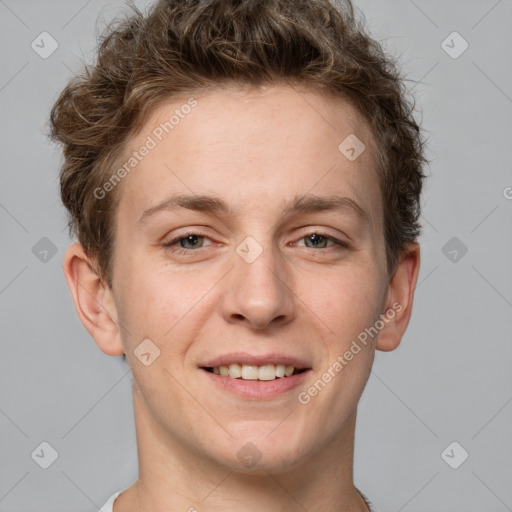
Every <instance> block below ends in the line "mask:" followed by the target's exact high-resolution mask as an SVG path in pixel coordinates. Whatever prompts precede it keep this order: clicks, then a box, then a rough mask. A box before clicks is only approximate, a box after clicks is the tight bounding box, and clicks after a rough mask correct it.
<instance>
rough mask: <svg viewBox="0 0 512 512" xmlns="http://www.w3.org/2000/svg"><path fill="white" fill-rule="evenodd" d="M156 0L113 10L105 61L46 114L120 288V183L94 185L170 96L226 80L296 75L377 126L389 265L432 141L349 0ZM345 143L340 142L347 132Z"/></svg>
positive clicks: (89, 241)
mask: <svg viewBox="0 0 512 512" xmlns="http://www.w3.org/2000/svg"><path fill="white" fill-rule="evenodd" d="M337 4H338V5H337V6H334V5H333V4H332V3H331V2H330V1H329V0H208V1H205V0H159V1H157V2H155V4H154V5H152V6H151V8H150V9H149V11H148V12H147V13H146V14H145V15H144V14H143V13H142V12H140V11H139V10H138V9H137V8H136V7H135V6H134V5H133V4H131V3H130V7H131V9H132V10H133V13H131V15H130V16H128V17H126V18H125V19H115V20H114V22H112V23H111V24H110V25H109V26H108V27H107V30H105V32H104V33H103V35H102V36H101V39H100V43H99V49H98V54H97V62H95V64H94V65H93V66H85V69H84V72H83V73H82V74H81V75H80V76H77V77H75V78H73V79H72V80H71V81H70V82H69V83H68V85H67V86H66V87H65V89H64V90H63V92H62V93H61V95H60V97H59V98H58V100H57V102H56V103H55V105H54V106H53V108H52V111H51V115H50V125H51V128H50V130H51V131H50V137H51V138H52V139H53V140H54V141H56V142H59V143H61V144H62V146H63V153H64V163H63V165H62V169H61V173H60V186H61V189H60V190H61V198H62V201H63V203H64V205H65V206H66V208H67V209H68V211H69V214H70V219H69V224H68V226H69V229H70V234H76V235H78V239H79V241H80V243H81V244H82V246H83V248H84V251H85V252H86V254H88V255H90V256H93V259H94V260H95V261H96V262H97V264H98V268H97V271H98V272H99V274H100V276H101V277H102V279H104V280H105V281H106V282H107V284H108V285H109V286H110V287H112V270H113V269H112V266H111V260H112V254H113V247H114V243H115V230H114V228H115V226H114V213H115V211H116V207H117V204H118V200H119V188H120V187H117V188H116V190H113V191H112V192H111V193H109V194H108V196H107V197H105V198H103V199H98V198H96V197H95V194H94V193H93V191H94V190H95V189H96V188H97V187H101V186H102V184H104V183H105V182H106V181H107V180H108V179H109V177H110V176H111V175H112V168H113V165H115V163H116V159H117V158H118V157H119V156H120V155H121V153H122V150H123V145H124V143H125V142H127V141H128V140H129V138H130V137H131V136H132V135H134V134H136V133H138V132H139V131H140V129H141V128H142V126H143V125H144V122H145V120H146V119H147V117H148V115H149V114H151V113H152V112H153V111H154V110H155V108H156V107H158V106H159V105H160V104H162V103H163V102H164V101H168V100H169V99H172V98H173V97H174V96H177V95H183V94H191V93H195V92H201V91H204V90H207V89H214V88H215V86H220V85H225V84H227V85H239V86H250V87H258V86H260V85H265V84H269V85H271V84H276V85H277V84H287V83H288V84H291V83H295V84H300V85H305V86H307V87H308V88H310V89H311V90H314V91H317V92H321V93H326V94H334V95H336V96H338V97H340V98H345V99H348V100H349V101H350V102H351V104H352V105H353V106H354V107H355V108H356V110H357V111H358V113H359V114H360V115H361V116H362V117H363V119H364V120H365V121H366V122H367V124H368V126H369V127H370V128H371V130H372V133H373V135H374V138H375V140H376V144H377V146H378V156H379V158H378V159H377V160H378V162H377V167H378V169H377V172H378V179H379V184H380V190H381V193H382V198H383V204H384V211H383V216H384V225H385V233H384V235H385V240H386V256H387V268H388V271H389V273H390V275H391V273H392V272H393V271H394V269H395V267H396V263H397V262H398V259H399V255H400V252H401V251H402V249H403V248H404V244H405V243H407V242H414V241H416V239H417V237H418V236H419V235H420V232H421V226H420V225H419V222H418V220H419V216H420V194H421V189H422V180H423V178H425V175H424V174H423V170H422V167H423V164H424V163H426V162H428V161H427V160H426V158H425V157H424V155H423V146H424V141H423V138H422V135H421V131H420V128H419V126H418V124H417V123H416V121H415V120H414V117H413V111H414V104H413V103H412V102H411V101H410V100H409V99H408V98H407V90H406V88H405V85H404V79H403V78H402V76H401V73H400V71H399V70H398V67H397V64H396V62H395V61H394V60H393V58H391V57H390V56H388V55H386V53H385V52H384V50H383V48H382V46H381V45H380V44H379V43H378V42H377V41H375V40H374V39H372V38H371V37H370V36H369V35H368V34H367V33H366V29H365V27H364V23H363V22H362V21H360V20H358V19H357V18H356V16H355V14H354V8H353V6H352V4H351V2H350V0H347V1H344V2H343V3H341V2H340V1H337ZM340 142H341V141H340Z"/></svg>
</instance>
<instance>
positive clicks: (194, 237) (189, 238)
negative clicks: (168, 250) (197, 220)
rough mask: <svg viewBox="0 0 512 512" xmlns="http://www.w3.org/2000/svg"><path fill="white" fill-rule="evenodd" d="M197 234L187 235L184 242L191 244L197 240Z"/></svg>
mask: <svg viewBox="0 0 512 512" xmlns="http://www.w3.org/2000/svg"><path fill="white" fill-rule="evenodd" d="M197 238H198V235H189V236H187V237H186V238H185V239H184V242H185V244H188V243H190V244H191V245H192V246H193V245H194V242H197Z"/></svg>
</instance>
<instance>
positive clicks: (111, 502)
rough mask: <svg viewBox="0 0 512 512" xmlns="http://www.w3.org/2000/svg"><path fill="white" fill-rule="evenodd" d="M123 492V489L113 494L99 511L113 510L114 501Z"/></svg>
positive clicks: (109, 511)
mask: <svg viewBox="0 0 512 512" xmlns="http://www.w3.org/2000/svg"><path fill="white" fill-rule="evenodd" d="M122 492H123V491H118V492H116V493H115V494H113V495H112V496H110V498H109V499H108V500H107V502H106V503H105V505H103V507H101V509H100V511H99V512H112V511H113V508H114V501H115V499H116V498H117V497H118V496H119V495H120V494H121V493H122Z"/></svg>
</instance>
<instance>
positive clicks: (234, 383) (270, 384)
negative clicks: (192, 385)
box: [201, 368, 310, 400]
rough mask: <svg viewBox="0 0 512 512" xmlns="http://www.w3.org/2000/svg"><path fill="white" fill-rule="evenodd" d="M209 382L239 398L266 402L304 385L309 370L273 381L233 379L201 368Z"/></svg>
mask: <svg viewBox="0 0 512 512" xmlns="http://www.w3.org/2000/svg"><path fill="white" fill-rule="evenodd" d="M201 371H202V372H203V373H204V374H205V375H206V376H207V377H209V378H210V379H211V381H212V382H213V383H214V384H215V385H216V386H219V387H221V388H222V389H224V390H226V391H228V392H229V393H232V394H234V395H236V396H239V397H241V398H252V399H257V400H268V399H271V398H277V397H279V396H281V395H284V394H285V393H287V392H289V391H291V390H292V389H294V388H297V387H298V386H300V385H301V384H303V383H304V380H305V379H306V378H307V375H308V373H309V371H310V370H305V371H303V372H301V373H297V374H296V375H291V376H290V377H278V378H276V379H274V380H245V379H233V378H231V377H226V376H225V375H218V374H216V373H211V372H208V371H206V370H203V369H202V368H201Z"/></svg>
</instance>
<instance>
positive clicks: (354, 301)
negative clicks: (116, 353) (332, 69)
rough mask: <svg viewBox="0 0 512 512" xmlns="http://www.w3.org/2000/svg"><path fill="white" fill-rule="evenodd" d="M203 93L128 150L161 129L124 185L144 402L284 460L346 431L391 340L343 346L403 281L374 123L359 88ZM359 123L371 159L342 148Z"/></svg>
mask: <svg viewBox="0 0 512 512" xmlns="http://www.w3.org/2000/svg"><path fill="white" fill-rule="evenodd" d="M194 98H195V100H196V101H197V104H195V103H194V106H193V107H191V108H184V107H183V105H186V104H187V100H188V97H187V98H184V99H183V100H182V101H180V100H173V101H172V102H169V103H168V104H166V105H165V106H164V107H161V108H159V109H158V110H157V111H156V112H155V113H154V114H153V115H152V117H151V118H150V119H149V120H148V121H147V124H146V126H145V127H144V128H143V130H142V131H141V132H140V133H139V134H138V135H137V136H136V137H135V138H133V140H131V142H130V146H129V149H128V152H127V154H130V155H131V154H132V152H133V151H135V150H138V149H139V148H141V147H142V146H144V145H145V144H147V143H148V141H149V139H148V136H150V137H151V139H152V140H153V141H154V142H155V145H154V147H151V149H150V151H148V152H147V153H148V154H147V155H146V156H144V157H143V158H142V159H141V161H140V162H139V163H138V165H137V166H136V167H134V169H133V170H132V171H131V172H130V173H129V174H128V175H127V176H126V177H125V178H124V180H123V181H122V183H121V184H120V185H118V186H120V187H121V189H120V192H121V194H120V203H119V208H118V211H117V216H116V219H115V221H116V230H117V231H116V246H115V253H114V275H113V296H114V300H115V306H116V313H117V319H118V322H119V324H120V326H122V330H121V336H122V343H123V345H124V349H125V352H126V356H127V360H128V363H129V364H130V366H131V368H132V371H133V378H134V385H135V390H136V391H135V392H136V394H137V401H136V403H137V408H138V409H139V410H137V411H136V414H139V415H143V416H145V417H146V418H147V419H148V422H147V424H152V425H154V426H155V428H156V426H158V430H159V432H160V433H161V435H162V436H163V438H164V439H165V440H166V442H169V443H170V444H172V445H178V444H179V446H182V447H188V448H189V449H190V450H194V451H196V452H197V453H201V454H202V455H203V456H204V457H205V458H207V459H209V460H210V461H213V462H216V463H219V464H222V465H224V466H227V467H231V468H240V467H244V463H245V462H244V458H246V459H247V457H246V456H248V457H249V459H251V458H252V460H253V462H254V464H253V465H254V468H255V469H257V468H259V469H261V468H265V469H269V468H271V469H273V470H276V469H279V468H281V469H282V468H285V467H288V466H290V465H293V464H299V463H300V461H301V460H303V459H304V458H305V457H308V456H311V455H312V454H315V453H317V454H318V453H320V452H321V451H322V450H325V449H326V448H327V447H328V446H332V445H333V443H337V442H338V441H339V439H340V438H341V436H342V435H343V434H344V432H345V431H346V428H347V425H348V424H349V422H350V420H351V418H353V417H354V414H355V411H356V407H357V403H358V400H359V398H360V396H361V393H362V391H363V389H364V386H365V384H366V381H367V378H368V376H369V372H370V368H371V363H372V361H373V356H374V350H375V345H374V341H373V342H372V341H371V340H370V341H369V342H368V343H367V344H366V345H364V344H362V343H360V342H358V345H359V346H360V350H359V352H358V353H356V354H355V350H353V357H352V358H351V360H350V361H347V358H344V357H343V355H344V354H345V353H346V352H347V351H350V348H351V346H352V347H353V346H354V345H353V341H354V340H357V339H358V336H359V335H360V333H361V332H363V331H364V330H365V328H368V327H369V326H373V325H374V324H375V322H376V320H378V319H379V315H380V314H381V313H384V309H385V302H386V293H387V290H388V282H389V281H388V278H387V275H386V262H385V244H384V235H383V233H384V227H383V219H382V203H381V197H380V191H379V188H378V180H377V174H376V170H375V163H374V156H373V153H372V149H373V141H372V137H371V135H370V132H369V130H368V129H367V127H366V126H365V124H364V123H363V122H362V121H360V120H359V118H358V116H357V115H356V113H355V111H354V109H353V108H352V107H351V106H350V105H349V104H347V103H345V102H343V101H342V100H339V99H338V100H331V99H329V98H328V97H326V96H322V95H318V94H316V93H313V92H308V91H306V90H303V91H300V92H299V91H298V90H297V89H292V88H289V87H285V86H283V87H269V88H265V89H262V90H259V91H254V90H251V91H249V90H247V91H243V90H233V89H232V90H227V89H218V90H215V91H211V92H208V93H205V94H203V95H201V96H199V95H198V96H195V97H194ZM189 105H190V103H189ZM176 110H178V113H179V114H177V117H176V119H178V118H179V121H178V122H176V119H174V124H173V128H172V131H171V130H169V133H166V132H165V131H163V132H162V129H161V128H160V130H159V131H158V127H159V126H160V127H161V126H162V124H161V123H164V122H166V121H169V119H170V118H171V116H172V115H173V114H176ZM185 112H187V113H185ZM155 130H157V131H155ZM157 134H158V136H157ZM350 134H354V135H356V136H357V138H358V139H359V140H360V141H361V142H363V143H364V145H365V147H366V149H365V150H364V151H363V153H362V154H360V155H359V156H358V157H357V158H356V159H354V158H353V156H354V155H353V153H354V152H351V151H350V150H349V151H348V152H347V151H345V152H344V153H342V151H340V150H339V149H338V147H339V146H340V144H341V143H342V142H343V141H344V140H345V139H346V137H347V136H349V135H350ZM160 138H161V140H159V139H160ZM349 140H351V139H349ZM353 140H354V139H352V144H349V147H350V146H354V143H353ZM149 145H150V146H153V144H152V143H150V144H149ZM343 147H345V146H343ZM345 149H346V148H345ZM143 152H145V151H143ZM347 155H348V156H350V157H351V158H348V157H347ZM356 155H357V153H356ZM178 196H179V199H176V198H177V197H178ZM203 196H204V197H203ZM173 198H174V200H173ZM194 198H195V200H194ZM144 340H150V342H148V341H144ZM143 341H144V343H145V344H146V345H141V343H142V342H143ZM138 347H139V349H138ZM134 351H135V352H134ZM139 351H142V352H143V353H149V354H150V355H149V356H148V355H146V356H143V358H145V359H146V363H150V364H148V365H145V364H142V363H141V361H140V360H139V358H138V357H137V355H136V354H139V356H140V353H139ZM158 351H159V352H158ZM157 354H159V355H158V357H156V359H154V360H153V358H154V357H155V355H157ZM340 357H341V358H343V359H344V363H343V364H342V363H341V362H340V361H341V360H340ZM336 361H338V363H339V364H341V365H342V369H341V370H340V369H339V368H340V367H339V365H336ZM238 365H240V367H239V366H238ZM286 367H294V370H291V369H290V368H288V369H286ZM329 369H330V372H329ZM276 371H277V374H278V375H282V373H283V371H284V372H286V374H285V375H284V376H279V377H276V376H275V375H276ZM291 371H293V372H294V373H293V374H292V375H290V376H286V375H287V374H288V373H290V372H291ZM239 372H242V376H244V377H247V379H245V378H235V377H237V375H238V374H239ZM326 372H328V373H330V374H331V378H330V379H328V378H325V377H324V378H323V377H322V376H323V375H324V374H325V373H326ZM226 373H228V375H226ZM256 379H257V380H256ZM260 379H261V380H260ZM319 379H320V380H321V381H322V384H318V381H319ZM326 381H327V382H326ZM315 382H316V383H317V384H316V388H315ZM314 389H316V393H315V391H314ZM308 398H309V399H308ZM247 443H252V444H250V445H248V444H247ZM246 467H247V464H246Z"/></svg>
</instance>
